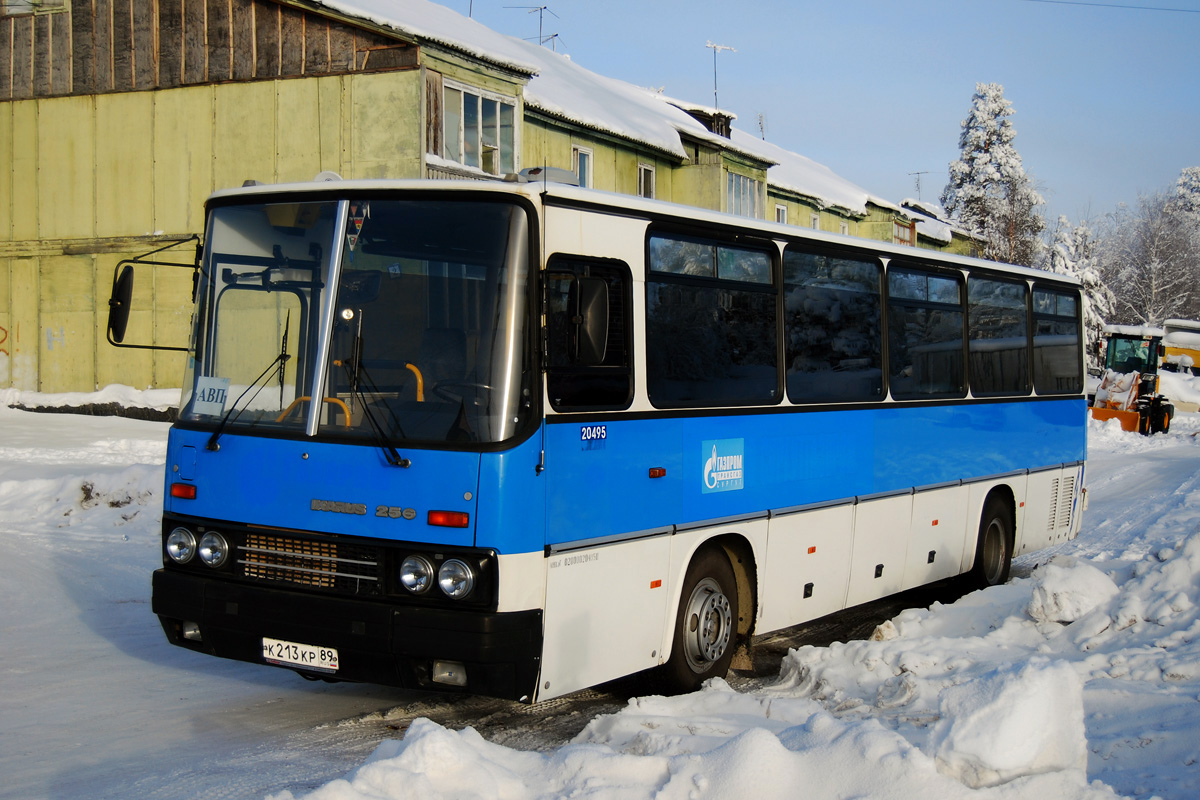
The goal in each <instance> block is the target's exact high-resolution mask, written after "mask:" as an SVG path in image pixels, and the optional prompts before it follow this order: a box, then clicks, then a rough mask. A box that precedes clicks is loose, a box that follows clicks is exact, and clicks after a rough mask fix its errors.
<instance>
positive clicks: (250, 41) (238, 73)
mask: <svg viewBox="0 0 1200 800" xmlns="http://www.w3.org/2000/svg"><path fill="white" fill-rule="evenodd" d="M232 17H233V59H232V60H233V79H234V80H239V81H248V80H250V79H251V78H253V77H254V66H255V54H254V6H253V5H252V4H251V3H249V2H246V0H234V3H233V15H232Z"/></svg>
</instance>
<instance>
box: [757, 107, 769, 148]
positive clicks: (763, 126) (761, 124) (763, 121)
mask: <svg viewBox="0 0 1200 800" xmlns="http://www.w3.org/2000/svg"><path fill="white" fill-rule="evenodd" d="M758 135H759V136H760V137H761V138H762V139H763V141H766V139H767V115H766V114H764V113H763V112H761V111H760V112H758Z"/></svg>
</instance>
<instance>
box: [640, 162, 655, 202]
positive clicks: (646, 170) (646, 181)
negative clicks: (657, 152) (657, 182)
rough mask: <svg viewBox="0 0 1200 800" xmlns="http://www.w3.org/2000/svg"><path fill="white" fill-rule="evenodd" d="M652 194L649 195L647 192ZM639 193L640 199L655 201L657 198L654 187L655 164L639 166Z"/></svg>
mask: <svg viewBox="0 0 1200 800" xmlns="http://www.w3.org/2000/svg"><path fill="white" fill-rule="evenodd" d="M647 189H649V191H650V193H649V194H647V193H646V190H647ZM637 191H638V196H639V197H645V198H648V199H650V200H653V199H654V197H655V194H656V193H655V186H654V165H653V164H638V185H637Z"/></svg>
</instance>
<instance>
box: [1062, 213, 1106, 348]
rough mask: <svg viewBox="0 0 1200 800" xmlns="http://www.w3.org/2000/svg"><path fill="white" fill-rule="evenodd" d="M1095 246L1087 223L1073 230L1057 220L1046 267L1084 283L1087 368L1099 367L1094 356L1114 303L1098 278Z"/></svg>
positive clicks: (1073, 227)
mask: <svg viewBox="0 0 1200 800" xmlns="http://www.w3.org/2000/svg"><path fill="white" fill-rule="evenodd" d="M1098 245H1099V242H1098V240H1097V238H1096V235H1095V234H1094V233H1093V232H1092V229H1091V227H1090V226H1088V224H1087V223H1086V222H1081V223H1080V224H1079V225H1076V226H1072V225H1071V223H1070V222H1069V221H1068V220H1067V218H1066V217H1063V216H1060V217H1059V218H1058V224H1057V225H1056V226H1055V230H1054V241H1053V243H1052V244H1051V246H1050V258H1049V263H1048V264H1047V265H1046V267H1047V269H1049V270H1050V271H1051V272H1056V273H1058V274H1059V275H1074V276H1075V277H1077V278H1079V280H1080V281H1081V282H1082V283H1083V308H1081V309H1080V311H1081V312H1082V316H1083V331H1084V340H1083V341H1084V351H1085V353H1086V354H1087V362H1088V366H1089V367H1100V360H1099V358H1098V355H1097V354H1098V352H1099V344H1100V342H1101V341H1103V339H1104V326H1105V324H1106V322H1107V320H1108V318H1109V317H1110V316H1111V315H1112V310H1113V304H1114V303H1115V302H1116V298H1115V297H1113V293H1112V291H1111V290H1110V289H1109V288H1108V286H1107V285H1106V284H1105V283H1104V279H1103V278H1102V277H1101V275H1100V269H1099V264H1098V261H1097V249H1098Z"/></svg>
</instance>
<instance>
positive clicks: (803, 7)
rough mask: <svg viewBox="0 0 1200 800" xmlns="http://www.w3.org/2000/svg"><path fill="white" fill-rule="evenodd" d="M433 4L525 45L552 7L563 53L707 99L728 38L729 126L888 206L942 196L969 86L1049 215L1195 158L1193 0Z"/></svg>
mask: <svg viewBox="0 0 1200 800" xmlns="http://www.w3.org/2000/svg"><path fill="white" fill-rule="evenodd" d="M441 2H442V4H443V5H446V6H448V7H450V8H453V9H454V10H456V11H459V12H460V13H463V14H467V13H468V12H469V11H470V12H471V13H472V15H473V16H474V18H475V19H476V20H478V21H479V22H482V23H483V24H485V25H487V26H489V27H491V28H493V29H495V30H498V31H501V32H503V33H507V34H510V35H513V36H519V37H522V38H529V39H534V38H535V37H536V36H537V35H538V13H537V12H536V11H535V12H530V11H529V10H527V9H526V8H520V7H516V6H522V5H525V6H535V5H539V4H541V3H545V4H546V5H548V7H549V12H546V13H544V14H543V33H544V34H545V35H549V34H554V33H557V34H559V39H558V40H557V42H556V48H557V49H558V51H559V52H565V53H568V54H570V56H571V57H572V59H574V60H575V61H576V62H577V63H579V64H581V65H582V66H585V67H587V68H589V69H591V70H594V71H596V72H600V73H602V74H605V75H611V76H613V77H616V78H620V79H622V80H626V81H629V82H631V83H636V84H638V85H640V86H650V87H654V88H659V87H662V88H663V89H664V90H665V91H666V93H667V94H669V95H672V96H674V97H679V98H685V99H688V100H691V101H694V102H700V103H705V104H709V105H711V104H712V102H713V51H712V50H711V49H709V48H707V47H706V46H705V45H706V43H708V42H710V41H711V42H713V43H714V44H720V45H725V46H729V47H734V48H736V49H737V52H736V53H734V52H721V53H720V54H719V55H718V58H717V60H718V65H717V68H718V99H719V101H720V106H721V108H724V109H727V110H730V111H733V112H734V113H735V114H737V115H738V120H737V122H735V126H737V127H740V128H742V129H743V130H747V131H751V132H757V131H758V117H759V114H762V115H764V117H765V120H766V133H767V138H768V139H770V140H772V141H774V142H775V143H776V144H779V145H781V146H783V147H786V148H787V149H789V150H793V151H795V152H798V153H802V154H804V155H806V156H808V157H810V158H813V159H815V160H817V161H819V162H821V163H823V164H825V165H826V166H828V167H830V168H831V169H833V170H834V171H835V172H837V173H838V174H840V175H842V176H843V177H845V178H847V179H849V180H851V181H854V182H855V183H857V184H859V185H860V186H862V187H863V188H865V189H867V190H869V191H871V192H873V193H875V194H878V195H880V196H882V197H885V198H887V199H890V200H894V201H899V200H901V199H903V198H906V197H916V196H917V188H916V185H915V180H916V177H915V176H913V175H910V174H909V173H915V172H926V173H927V174H924V175H921V176H920V179H921V190H920V195H921V197H922V198H923V199H925V200H937V198H938V197H939V196H940V195H941V191H942V189H943V187H944V186H945V184H946V178H947V165H948V164H949V162H950V161H951V160H953V159H954V158H956V157H957V156H958V134H959V130H960V128H959V123H960V122H961V121H962V119H964V118H965V117H966V115H967V112H968V110H969V107H970V102H971V95H972V94H973V92H974V90H975V84H976V83H977V82H988V83H1000V84H1003V86H1004V89H1005V97H1006V98H1008V100H1009V101H1011V102H1012V104H1013V107H1014V110H1015V113H1014V115H1013V117H1012V119H1013V124H1014V125H1015V126H1016V129H1017V138H1016V146H1017V150H1018V151H1019V152H1020V154H1021V157H1022V158H1023V160H1024V164H1025V169H1026V171H1027V172H1028V173H1030V174H1031V175H1032V176H1033V177H1034V179H1035V180H1036V181H1037V182H1038V185H1039V187H1040V188H1041V190H1042V193H1043V195H1044V196H1045V197H1046V199H1047V215H1048V216H1049V217H1050V219H1051V221H1052V220H1053V218H1054V217H1056V216H1057V215H1059V214H1066V215H1067V216H1068V217H1070V218H1071V220H1072V221H1073V222H1074V221H1078V220H1080V219H1082V218H1085V217H1093V218H1094V217H1099V216H1102V215H1104V214H1106V213H1109V212H1111V211H1112V210H1113V209H1115V208H1116V206H1117V204H1118V203H1122V202H1125V203H1130V204H1133V203H1136V201H1137V198H1138V195H1139V194H1147V193H1152V192H1155V191H1159V190H1163V189H1168V188H1171V187H1173V186H1174V184H1175V180H1176V179H1177V178H1178V177H1179V173H1180V171H1181V170H1182V169H1183V168H1184V167H1189V166H1200V0H1097V2H1095V3H1084V2H1078V3H1066V2H1047V1H1046V0H1036V1H1035V0H921V2H913V3H905V2H898V1H893V0H854V2H836V1H830V0H826V1H825V2H809V1H808V0H794V1H793V2H784V1H783V0H740V2H731V1H730V0H724V2H717V1H716V0H689V1H687V2H684V1H683V0H642V2H635V1H634V0H603V2H599V1H598V0H590V1H589V0H538V3H535V2H531V0H474V2H473V3H472V2H471V0H441ZM1102 4H1103V5H1102ZM472 6H473V8H471V7H472ZM1116 6H1120V7H1116ZM1129 6H1139V7H1140V8H1130V7H1129ZM1151 8H1159V9H1161V8H1171V9H1181V10H1180V11H1159V10H1150V9H1151ZM550 12H553V13H550ZM555 15H557V16H555Z"/></svg>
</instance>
